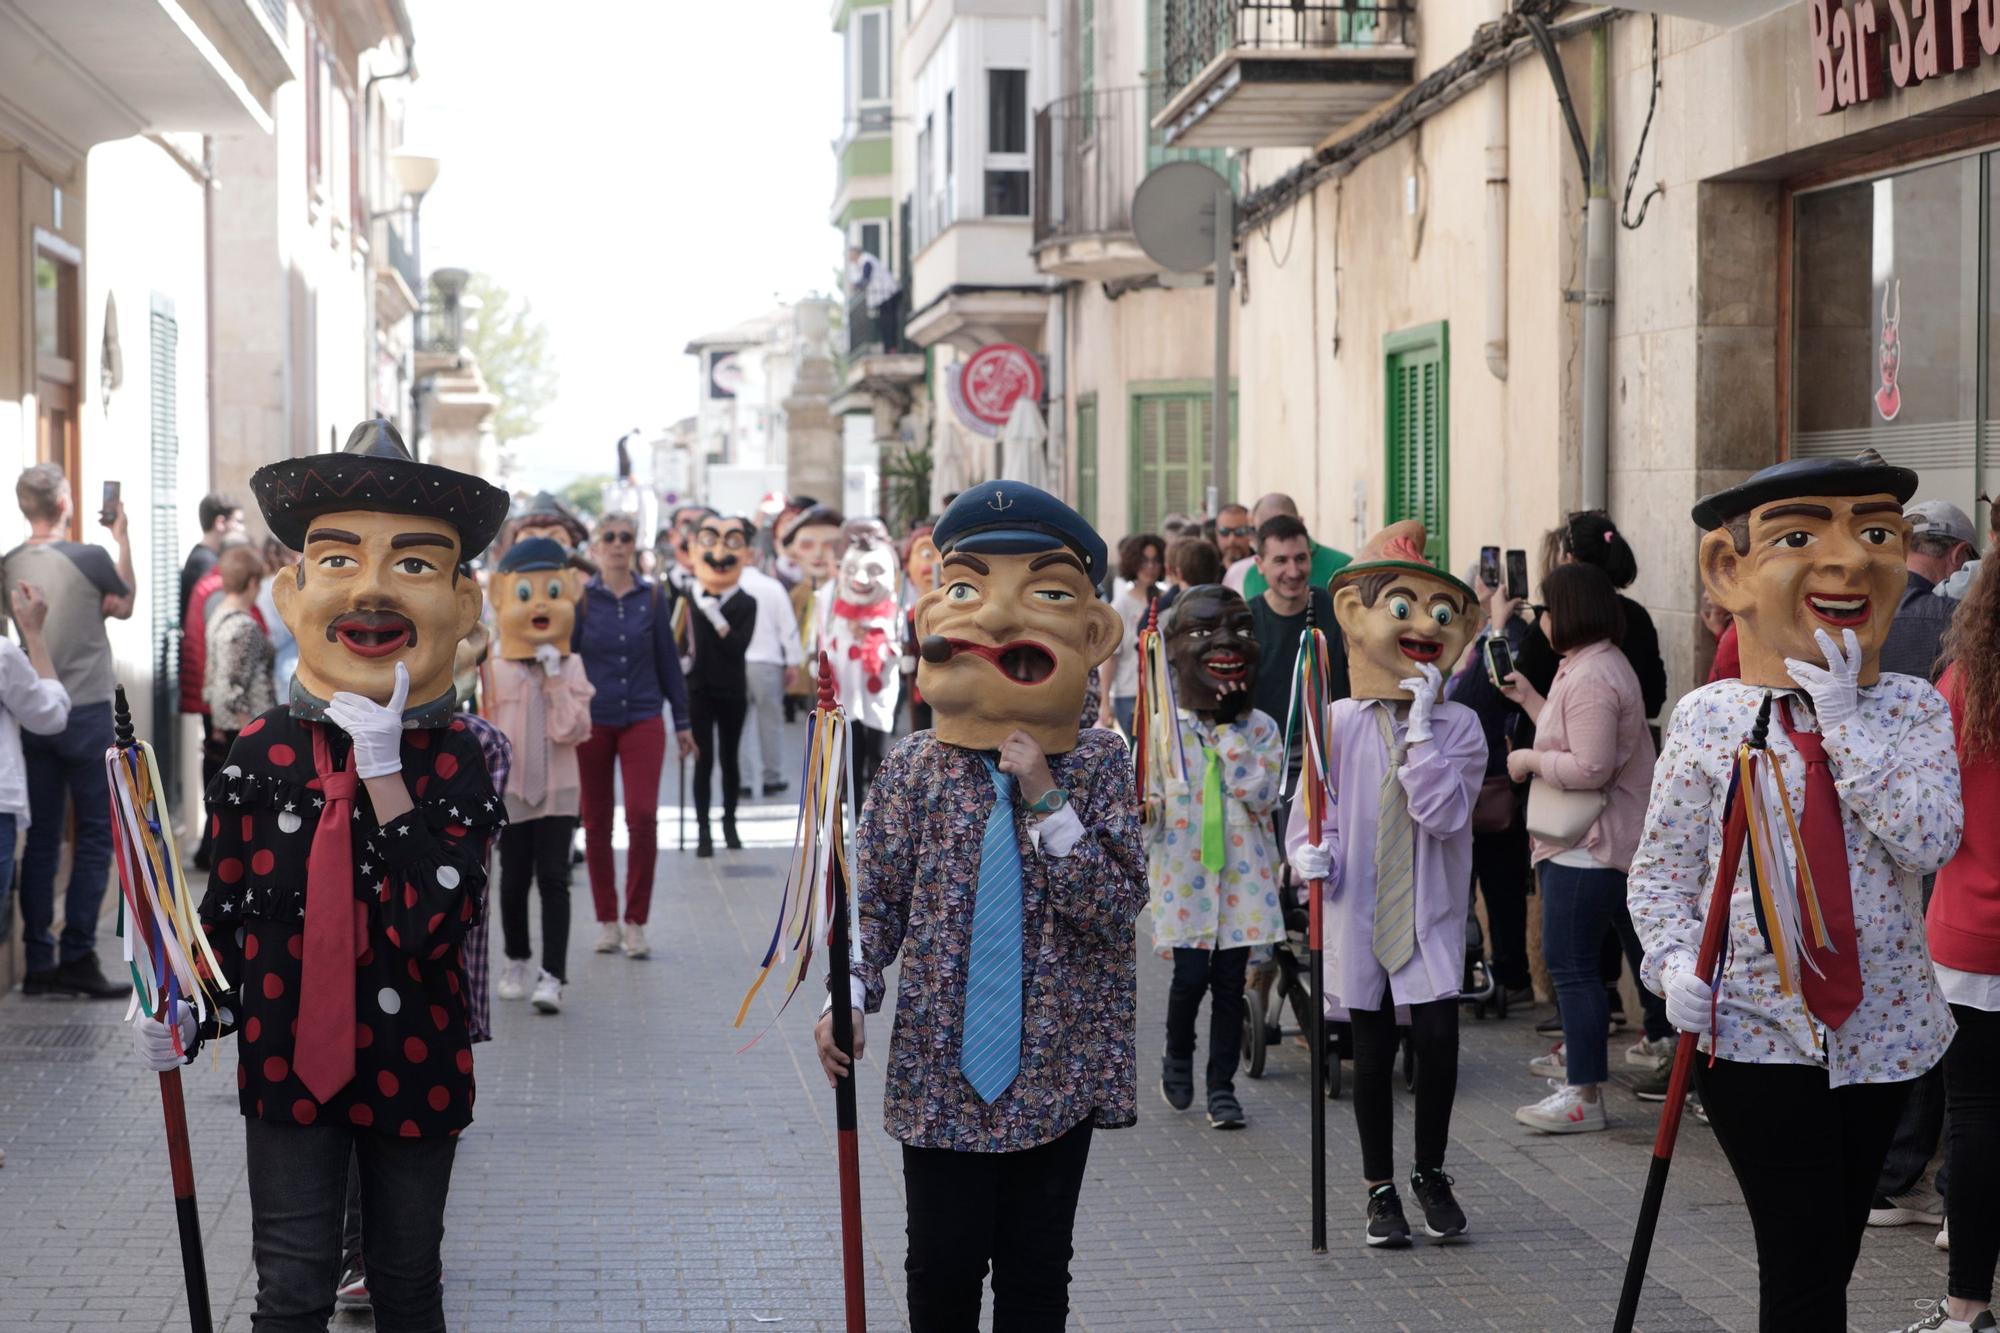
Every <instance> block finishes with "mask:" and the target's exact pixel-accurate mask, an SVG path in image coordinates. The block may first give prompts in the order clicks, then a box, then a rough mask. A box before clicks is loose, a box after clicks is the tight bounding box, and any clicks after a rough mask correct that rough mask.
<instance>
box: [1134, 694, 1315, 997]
mask: <svg viewBox="0 0 2000 1333" xmlns="http://www.w3.org/2000/svg"><path fill="white" fill-rule="evenodd" d="M1180 726H1181V744H1182V745H1183V746H1184V747H1185V749H1186V753H1187V779H1188V780H1187V781H1186V782H1185V783H1183V782H1181V781H1180V780H1179V779H1177V778H1169V779H1168V780H1167V781H1166V782H1165V783H1159V781H1158V775H1157V774H1154V775H1152V776H1150V777H1149V778H1148V780H1147V791H1146V878H1147V879H1148V881H1150V883H1151V885H1152V901H1153V947H1154V949H1155V950H1156V951H1157V952H1158V953H1159V955H1160V956H1161V957H1162V958H1165V957H1169V956H1171V954H1172V952H1173V950H1175V949H1241V948H1245V947H1248V948H1250V949H1254V950H1257V951H1258V952H1257V953H1256V954H1253V955H1252V956H1253V957H1260V958H1261V957H1262V956H1263V955H1264V953H1266V952H1268V950H1269V949H1270V946H1271V942H1272V940H1274V939H1276V938H1277V937H1278V936H1279V935H1280V934H1282V933H1283V931H1284V928H1285V923H1284V914H1283V913H1282V911H1281V910H1280V909H1279V906H1278V843H1277V836H1276V834H1275V833H1274V832H1273V830H1272V828H1271V812H1272V811H1273V810H1275V809H1277V807H1278V795H1279V792H1278V789H1279V787H1280V786H1282V785H1283V783H1284V777H1285V738H1284V736H1283V735H1282V734H1281V732H1280V728H1279V726H1278V724H1277V723H1276V722H1275V721H1273V720H1272V719H1271V717H1270V716H1269V715H1268V714H1265V713H1260V712H1258V711H1257V710H1256V709H1254V708H1253V709H1251V710H1250V711H1249V712H1247V713H1245V714H1244V715H1243V716H1242V717H1241V718H1240V719H1238V720H1237V721H1235V722H1232V723H1228V724H1226V725H1224V726H1215V725H1213V724H1211V723H1207V722H1203V721H1202V720H1201V719H1199V718H1197V717H1196V716H1195V715H1194V714H1193V713H1191V712H1188V711H1187V710H1185V709H1183V710H1182V711H1181V715H1180ZM1211 750H1213V751H1214V752H1215V753H1216V755H1217V756H1218V757H1219V758H1220V760H1221V762H1222V793H1223V805H1224V815H1223V837H1224V842H1225V858H1226V859H1225V860H1224V863H1223V867H1222V873H1221V874H1219V875H1218V874H1215V873H1213V872H1211V871H1210V870H1209V868H1208V867H1207V866H1205V865H1203V864H1202V863H1201V822H1202V780H1203V776H1204V774H1205V773H1206V772H1207V768H1206V765H1207V762H1208V754H1209V752H1210V751H1211ZM1162 788H1164V790H1162Z"/></svg>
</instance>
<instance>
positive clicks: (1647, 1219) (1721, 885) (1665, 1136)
mask: <svg viewBox="0 0 2000 1333" xmlns="http://www.w3.org/2000/svg"><path fill="white" fill-rule="evenodd" d="M1770 728H1771V696H1770V694H1769V693H1768V692H1767V693H1766V694H1765V695H1764V703H1763V706H1762V707H1760V708H1759V709H1758V710H1757V722H1756V725H1755V726H1753V727H1752V728H1751V730H1750V739H1749V740H1747V741H1745V742H1744V743H1743V745H1742V746H1741V747H1740V748H1739V749H1738V750H1737V752H1736V768H1735V773H1734V775H1733V777H1732V778H1731V780H1730V785H1729V798H1728V801H1727V810H1728V813H1727V814H1726V815H1725V816H1724V820H1723V825H1722V859H1721V861H1720V862H1718V863H1717V865H1716V868H1715V887H1714V889H1713V891H1712V896H1711V897H1710V899H1709V904H1708V916H1707V918H1706V919H1705V920H1704V921H1703V922H1702V925H1701V945H1700V947H1699V948H1698V949H1697V950H1696V951H1695V962H1694V970H1695V975H1696V976H1698V977H1700V978H1701V979H1702V980H1703V981H1706V982H1707V983H1708V984H1709V986H1710V987H1711V988H1714V987H1715V986H1716V985H1717V983H1718V973H1720V971H1721V970H1722V969H1721V963H1722V943H1723V940H1724V939H1725V938H1727V936H1728V933H1729V903H1730V899H1731V898H1732V897H1733V896H1734V894H1735V892H1736V868H1737V866H1739V865H1740V864H1742V861H1743V851H1744V847H1745V844H1746V843H1747V842H1748V841H1749V838H1750V806H1751V799H1752V798H1751V792H1752V790H1753V788H1754V786H1755V783H1756V781H1757V774H1756V763H1757V756H1758V755H1759V754H1760V753H1762V752H1763V751H1764V750H1765V749H1766V748H1767V741H1768V737H1769V734H1770ZM1752 866H1753V871H1752V873H1753V874H1754V873H1755V870H1754V866H1755V862H1754V860H1753V862H1752ZM1700 1040H1701V1039H1700V1037H1698V1036H1697V1035H1696V1034H1694V1033H1692V1032H1683V1033H1681V1034H1680V1040H1679V1041H1678V1042H1677V1043H1676V1044H1675V1046H1674V1072H1673V1074H1672V1076H1671V1077H1670V1078H1668V1080H1667V1101H1666V1105H1665V1106H1664V1107H1663V1108H1662V1109H1661V1111H1660V1128H1659V1131H1658V1132H1657V1133H1656V1134H1654V1136H1653V1164H1652V1166H1651V1167H1650V1168H1649V1169H1648V1171H1647V1173H1646V1193H1645V1194H1644V1196H1642V1197H1641V1199H1640V1201H1639V1224H1638V1226H1636V1227H1635V1228H1634V1229H1633V1232H1632V1251H1631V1254H1630V1255H1629V1256H1628V1257H1627V1258H1626V1260H1625V1286H1624V1289H1623V1290H1622V1291H1620V1292H1619V1293H1618V1316H1617V1318H1616V1320H1615V1321H1614V1322H1613V1323H1612V1325H1611V1327H1612V1330H1613V1333H1632V1321H1633V1320H1634V1319H1636V1318H1637V1317H1638V1314H1639V1291H1640V1288H1642V1287H1643V1286H1645V1284H1646V1264H1647V1262H1648V1261H1649V1260H1650V1259H1651V1258H1652V1255H1653V1230H1654V1228H1655V1227H1657V1226H1658V1225H1659V1221H1660V1204H1661V1202H1662V1201H1663V1200H1664V1199H1665V1198H1666V1193H1667V1170H1668V1168H1669V1167H1671V1166H1672V1165H1673V1160H1674V1140H1675V1139H1677V1138H1678V1137H1679V1136H1680V1132H1681V1108H1682V1107H1683V1106H1684V1105H1685V1104H1686V1102H1687V1091H1688V1080H1689V1079H1690V1078H1692V1077H1693V1075H1694V1062H1695V1061H1696V1060H1698V1059H1700V1058H1701V1052H1700V1049H1699V1044H1700Z"/></svg>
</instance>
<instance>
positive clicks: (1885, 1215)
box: [1868, 1181, 1944, 1227]
mask: <svg viewBox="0 0 2000 1333" xmlns="http://www.w3.org/2000/svg"><path fill="white" fill-rule="evenodd" d="M1943 1221H1944V1200H1943V1199H1941V1198H1939V1197H1938V1192H1937V1191H1936V1190H1934V1189H1932V1188H1931V1187H1930V1186H1929V1185H1926V1184H1924V1183H1923V1182H1922V1181H1918V1182H1917V1185H1916V1188H1914V1189H1912V1190H1911V1191H1910V1192H1909V1193H1907V1194H1898V1195H1897V1196H1896V1197H1895V1198H1893V1199H1891V1198H1885V1197H1883V1196H1882V1195H1879V1194H1878V1195H1876V1196H1875V1203H1874V1205H1873V1206H1872V1207H1871V1208H1869V1210H1868V1225H1869V1226H1871V1227H1908V1226H1919V1225H1921V1226H1927V1227H1934V1226H1938V1225H1939V1224H1941V1223H1942V1222H1943Z"/></svg>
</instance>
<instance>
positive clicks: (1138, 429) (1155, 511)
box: [1126, 382, 1236, 532]
mask: <svg viewBox="0 0 2000 1333" xmlns="http://www.w3.org/2000/svg"><path fill="white" fill-rule="evenodd" d="M1211 397H1212V392H1211V390H1210V388H1209V386H1208V385H1207V384H1206V383H1205V382H1203V383H1201V384H1199V385H1195V384H1179V383H1176V384H1174V385H1172V386H1152V387H1148V388H1144V389H1138V390H1134V391H1133V394H1132V418H1131V421H1132V429H1131V437H1130V438H1131V454H1132V467H1131V473H1130V475H1131V479H1132V480H1131V498H1130V500H1129V502H1128V504H1127V506H1126V509H1127V516H1128V518H1129V519H1130V525H1129V526H1130V530H1131V531H1133V532H1158V531H1159V530H1160V520H1161V519H1162V518H1163V517H1165V516H1166V515H1168V514H1174V513H1181V514H1192V513H1195V512H1197V511H1198V510H1200V508H1201V506H1202V501H1203V499H1204V497H1205V495H1206V493H1207V489H1208V482H1209V477H1210V473H1211V468H1210V466H1209V415H1208V412H1209V400H1210V398H1211ZM1228 469H1229V472H1230V474H1231V475H1232V476H1233V475H1234V474H1235V471H1236V392H1235V390H1234V389H1233V388H1232V389H1231V390H1230V394H1229V460H1228Z"/></svg>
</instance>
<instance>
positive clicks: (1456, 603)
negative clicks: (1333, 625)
mask: <svg viewBox="0 0 2000 1333" xmlns="http://www.w3.org/2000/svg"><path fill="white" fill-rule="evenodd" d="M1424 541H1425V532H1424V525H1423V524H1422V523H1421V522H1420V521H1418V520H1416V519H1405V520H1404V521H1402V522H1400V523H1391V524H1390V525H1389V526H1388V527H1386V528H1384V529H1382V531H1380V532H1378V533H1376V534H1375V535H1374V536H1373V537H1371V538H1369V539H1368V544H1367V545H1366V546H1364V547H1362V549H1361V554H1360V555H1359V556H1357V557H1356V558H1355V561H1354V563H1353V564H1350V565H1347V566H1346V567H1344V568H1343V569H1341V571H1340V572H1339V573H1338V574H1335V575H1334V576H1333V583H1332V591H1333V618H1334V619H1335V620H1337V621H1339V622H1340V633H1341V636H1342V637H1343V638H1344V639H1345V640H1346V643H1347V674H1348V684H1349V691H1350V693H1351V694H1352V695H1353V697H1354V698H1356V699H1403V700H1407V699H1408V698H1409V697H1410V692H1409V691H1408V690H1406V689H1404V688H1403V687H1402V685H1401V684H1400V682H1402V681H1405V680H1409V679H1410V678H1412V677H1414V676H1417V675H1419V674H1420V672H1419V671H1418V668H1419V667H1420V666H1424V665H1429V666H1434V667H1436V668H1437V669H1438V670H1439V671H1442V672H1445V673H1447V674H1449V673H1450V671H1451V670H1452V668H1453V667H1455V666H1456V665H1457V664H1458V659H1459V658H1460V656H1462V655H1463V654H1464V652H1465V648H1466V645H1467V644H1469V643H1471V642H1472V638H1473V635H1474V634H1476V633H1477V632H1478V628H1479V627H1478V623H1477V617H1476V616H1474V615H1473V614H1472V610H1473V608H1474V607H1475V606H1476V605H1477V604H1478V602H1479V599H1478V598H1477V597H1476V596H1474V595H1473V591H1472V589H1471V588H1469V587H1467V586H1466V585H1465V584H1464V583H1463V582H1461V581H1460V580H1459V579H1457V578H1454V577H1453V576H1452V575H1450V574H1447V573H1446V572H1445V571H1444V570H1442V569H1439V568H1438V567H1437V566H1436V565H1433V564H1432V563H1431V562H1430V560H1429V559H1428V558H1427V557H1426V556H1425V555H1424Z"/></svg>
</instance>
